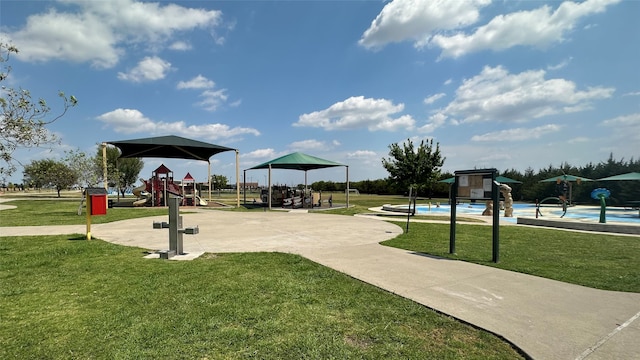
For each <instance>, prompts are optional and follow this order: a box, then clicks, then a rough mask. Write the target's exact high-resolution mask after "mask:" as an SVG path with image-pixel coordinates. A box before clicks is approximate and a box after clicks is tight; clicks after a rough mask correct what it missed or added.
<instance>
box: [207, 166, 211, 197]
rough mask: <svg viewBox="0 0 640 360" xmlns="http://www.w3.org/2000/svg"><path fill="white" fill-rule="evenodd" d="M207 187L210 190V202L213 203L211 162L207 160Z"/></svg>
mask: <svg viewBox="0 0 640 360" xmlns="http://www.w3.org/2000/svg"><path fill="white" fill-rule="evenodd" d="M207 164H208V166H207V187H208V188H209V201H211V161H209V160H207Z"/></svg>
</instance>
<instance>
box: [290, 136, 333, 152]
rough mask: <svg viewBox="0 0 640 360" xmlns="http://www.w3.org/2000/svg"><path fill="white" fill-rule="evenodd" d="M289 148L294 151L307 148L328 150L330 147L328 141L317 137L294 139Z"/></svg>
mask: <svg viewBox="0 0 640 360" xmlns="http://www.w3.org/2000/svg"><path fill="white" fill-rule="evenodd" d="M289 148H290V149H291V150H293V151H307V150H326V149H328V148H329V146H327V143H326V142H324V141H319V140H315V139H309V140H301V141H294V142H292V143H291V144H289Z"/></svg>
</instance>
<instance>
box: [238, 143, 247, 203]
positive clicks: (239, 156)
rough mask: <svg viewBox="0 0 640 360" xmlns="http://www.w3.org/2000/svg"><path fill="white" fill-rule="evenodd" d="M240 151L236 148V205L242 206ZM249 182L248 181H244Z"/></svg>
mask: <svg viewBox="0 0 640 360" xmlns="http://www.w3.org/2000/svg"><path fill="white" fill-rule="evenodd" d="M239 159H240V152H239V151H238V150H236V207H240V162H239ZM244 183H245V184H246V183H247V182H246V181H245V182H244Z"/></svg>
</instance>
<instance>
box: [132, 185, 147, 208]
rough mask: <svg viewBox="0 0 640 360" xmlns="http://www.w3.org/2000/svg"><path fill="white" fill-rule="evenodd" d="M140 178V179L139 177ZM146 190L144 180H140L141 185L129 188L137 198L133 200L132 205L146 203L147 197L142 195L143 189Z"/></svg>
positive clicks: (143, 204)
mask: <svg viewBox="0 0 640 360" xmlns="http://www.w3.org/2000/svg"><path fill="white" fill-rule="evenodd" d="M141 180H142V179H141ZM146 190H147V184H146V183H145V182H144V180H142V185H140V186H138V187H135V188H133V190H131V192H132V193H133V195H134V196H135V197H137V198H139V200H136V201H134V202H133V206H145V205H146V203H147V200H148V199H147V197H146V196H145V195H142V192H143V191H146Z"/></svg>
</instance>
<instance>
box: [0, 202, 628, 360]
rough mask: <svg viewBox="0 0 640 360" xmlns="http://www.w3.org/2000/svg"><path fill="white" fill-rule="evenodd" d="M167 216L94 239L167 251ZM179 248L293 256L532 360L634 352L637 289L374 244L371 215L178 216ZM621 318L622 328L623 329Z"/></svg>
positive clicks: (382, 235)
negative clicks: (499, 339) (480, 331)
mask: <svg viewBox="0 0 640 360" xmlns="http://www.w3.org/2000/svg"><path fill="white" fill-rule="evenodd" d="M154 221H167V216H158V217H151V218H142V219H132V220H125V221H119V222H114V223H109V224H95V225H92V234H93V236H94V237H96V238H100V239H103V240H105V241H109V242H112V243H116V244H121V245H126V246H136V247H141V248H145V249H149V250H150V251H158V250H163V249H168V247H169V238H168V231H167V229H153V222H154ZM196 225H197V226H198V227H199V229H200V232H199V234H197V235H184V251H185V253H188V254H200V253H204V252H212V253H221V252H253V251H277V252H286V253H295V254H300V255H302V256H304V257H307V258H308V259H310V260H312V261H315V262H317V263H319V264H322V265H325V266H328V267H331V268H333V269H336V270H338V271H341V272H344V273H346V274H348V275H350V276H352V277H354V278H357V279H360V280H362V281H364V282H367V283H370V284H373V285H375V286H378V287H380V288H382V289H386V290H388V291H390V292H392V293H395V294H399V295H401V296H404V297H406V298H409V299H412V300H414V301H416V302H418V303H420V304H423V305H425V306H428V307H430V308H433V309H435V310H438V311H440V312H443V313H445V314H449V315H451V316H453V317H456V318H458V319H461V320H463V321H466V322H469V323H471V324H474V325H476V326H478V327H481V328H484V329H487V330H489V331H492V332H494V333H496V334H498V335H501V336H503V337H504V338H505V339H507V340H509V341H511V342H512V343H514V344H515V345H516V346H518V347H519V348H521V349H522V350H523V351H525V352H526V353H527V354H529V355H530V356H531V357H533V358H536V359H580V360H582V359H614V358H620V359H632V358H638V354H640V341H637V340H638V339H639V338H640V335H639V333H640V320H638V318H639V317H640V315H639V314H640V294H637V293H624V292H613V291H602V290H596V289H590V288H586V287H582V286H577V285H571V284H567V283H562V282H559V281H554V280H549V279H544V278H539V277H535V276H531V275H526V274H520V273H515V272H510V271H506V270H501V269H496V268H492V267H486V266H481V265H476V264H472V263H467V262H462V261H456V260H448V259H441V258H437V257H432V256H425V255H422V254H416V253H412V252H409V251H406V250H401V249H395V248H389V247H385V246H382V245H379V244H378V243H379V242H381V241H384V240H387V239H391V238H393V237H396V236H397V235H399V234H401V233H402V231H403V229H402V228H401V227H400V226H398V225H395V224H392V223H389V222H386V221H381V219H379V218H376V217H355V216H354V217H348V216H339V215H329V214H318V213H305V212H226V211H215V210H213V211H212V210H202V211H198V212H196V213H190V214H184V215H183V226H184V227H193V226H196ZM0 232H2V235H40V234H53V233H77V232H79V233H83V232H84V226H64V227H51V226H48V227H20V228H0ZM623 325H624V326H623Z"/></svg>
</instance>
